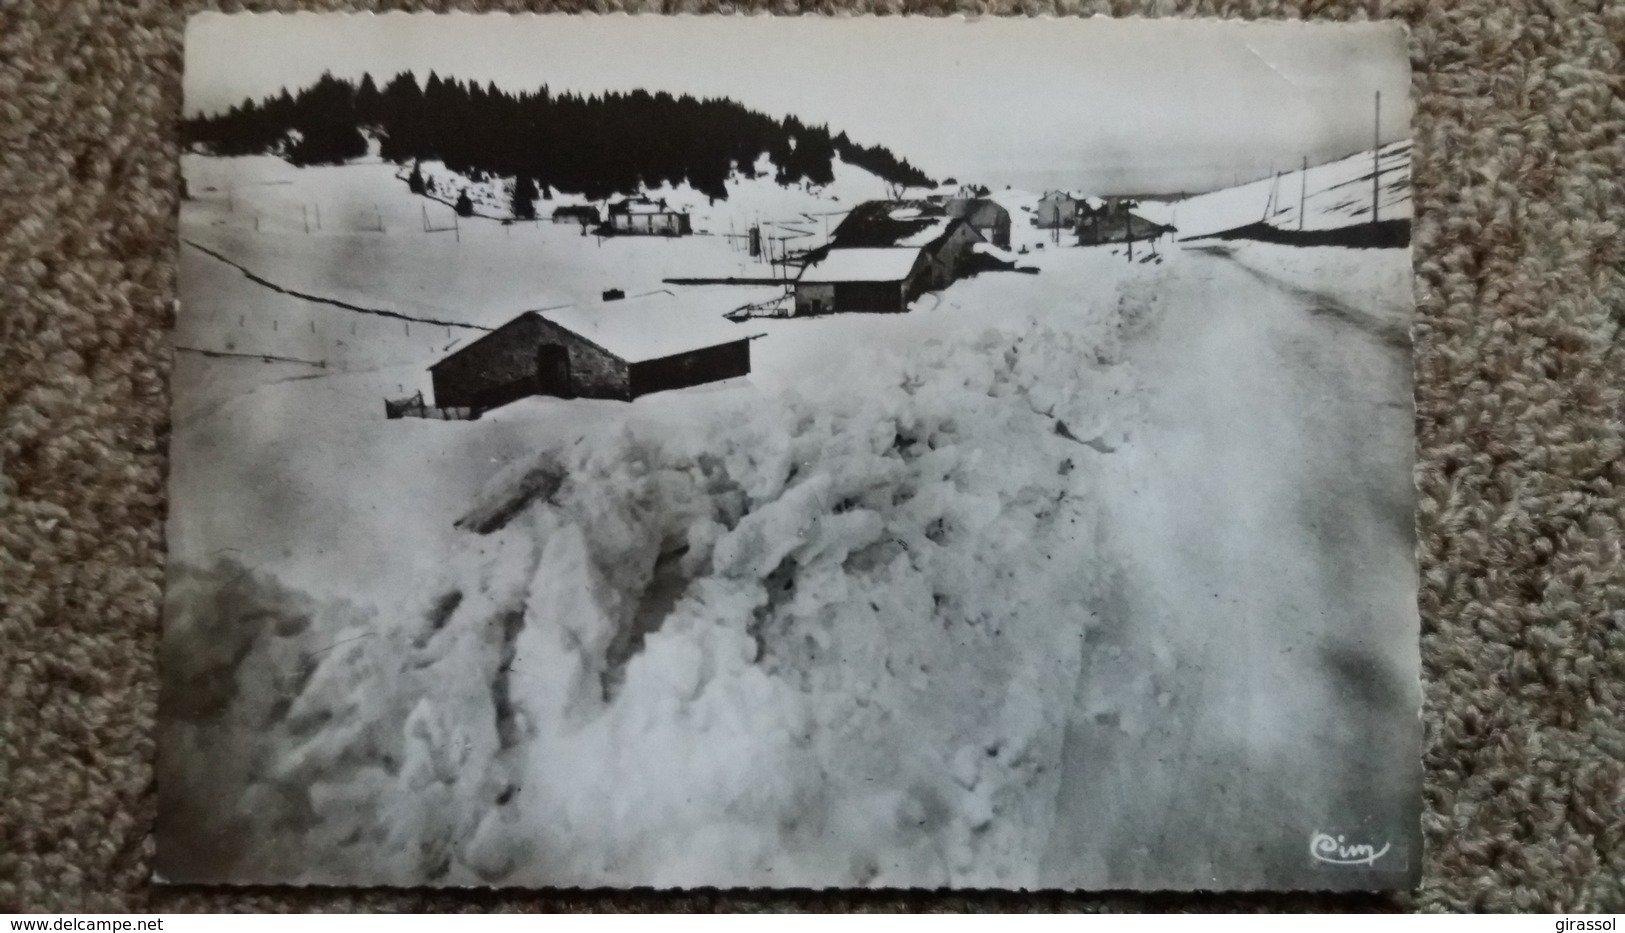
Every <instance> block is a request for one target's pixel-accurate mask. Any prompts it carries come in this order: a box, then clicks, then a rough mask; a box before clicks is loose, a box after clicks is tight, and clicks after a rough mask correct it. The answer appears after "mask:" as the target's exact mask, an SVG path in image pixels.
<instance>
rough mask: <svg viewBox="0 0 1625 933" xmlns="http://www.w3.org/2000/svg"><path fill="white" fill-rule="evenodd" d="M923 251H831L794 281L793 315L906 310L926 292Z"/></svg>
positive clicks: (926, 266) (890, 248)
mask: <svg viewBox="0 0 1625 933" xmlns="http://www.w3.org/2000/svg"><path fill="white" fill-rule="evenodd" d="M928 256H929V254H928V251H927V250H925V249H924V248H922V247H910V246H866V247H853V248H851V249H832V250H830V251H829V252H828V253H825V254H824V255H823V257H821V258H819V259H817V260H815V261H813V262H811V263H809V264H808V265H807V267H806V268H805V269H803V270H801V275H800V277H799V278H797V279H796V285H795V291H796V314H797V315H804V314H827V313H829V312H832V311H906V310H908V303H909V302H911V301H913V300H914V299H915V298H918V297H919V296H920V293H921V292H923V291H925V288H926V282H927V279H928V278H929V269H930V259H929V258H928Z"/></svg>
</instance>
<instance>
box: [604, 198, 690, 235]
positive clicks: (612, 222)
mask: <svg viewBox="0 0 1625 933" xmlns="http://www.w3.org/2000/svg"><path fill="white" fill-rule="evenodd" d="M609 229H610V231H611V232H612V233H631V234H644V235H651V236H685V235H687V234H689V233H692V232H694V231H693V227H692V226H691V224H690V223H689V217H688V212H687V211H680V210H677V209H676V208H673V207H669V206H667V204H666V202H665V201H656V200H653V199H650V198H643V197H638V198H624V199H622V200H620V201H616V202H615V203H613V204H611V205H610V206H609Z"/></svg>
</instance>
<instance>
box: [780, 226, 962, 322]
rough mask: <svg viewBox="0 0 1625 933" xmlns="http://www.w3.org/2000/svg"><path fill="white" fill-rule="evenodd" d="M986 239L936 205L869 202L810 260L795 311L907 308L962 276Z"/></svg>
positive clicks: (798, 282)
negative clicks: (910, 303) (931, 291)
mask: <svg viewBox="0 0 1625 933" xmlns="http://www.w3.org/2000/svg"><path fill="white" fill-rule="evenodd" d="M982 242H984V241H983V239H982V236H981V234H979V233H977V232H976V231H975V230H974V229H972V227H971V226H970V225H969V224H967V223H966V222H965V221H964V220H963V219H961V218H957V217H950V216H948V213H947V211H946V210H945V209H944V208H943V207H942V206H941V205H939V204H933V203H930V202H926V201H865V202H864V203H862V204H859V205H858V206H857V207H854V208H853V209H852V211H851V212H850V213H849V214H847V216H846V219H845V220H842V221H841V224H840V226H838V227H836V228H835V232H834V233H832V234H831V235H830V242H829V245H828V246H826V247H823V248H822V249H819V250H815V251H814V252H813V253H812V254H811V256H810V257H809V262H808V264H807V266H806V268H804V269H803V270H802V273H801V275H800V277H799V278H797V280H796V286H795V298H796V300H795V309H796V314H798V315H800V314H824V313H829V312H832V311H903V310H907V308H908V303H909V302H911V301H913V300H914V299H915V298H917V297H919V295H920V293H921V292H924V291H928V290H930V289H938V288H946V287H948V286H949V285H951V284H952V283H953V282H954V280H955V279H957V278H959V277H960V276H962V275H964V274H965V273H966V272H967V271H968V269H969V268H970V265H971V263H972V262H973V261H974V260H975V258H976V257H975V254H974V252H973V249H974V247H975V245H976V244H978V243H982Z"/></svg>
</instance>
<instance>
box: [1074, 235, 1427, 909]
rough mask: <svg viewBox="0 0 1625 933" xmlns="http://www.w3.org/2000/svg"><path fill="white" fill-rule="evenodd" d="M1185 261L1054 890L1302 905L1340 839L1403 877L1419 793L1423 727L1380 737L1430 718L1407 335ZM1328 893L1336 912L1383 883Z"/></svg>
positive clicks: (1094, 668) (1143, 345) (1100, 639)
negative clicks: (1344, 894)
mask: <svg viewBox="0 0 1625 933" xmlns="http://www.w3.org/2000/svg"><path fill="white" fill-rule="evenodd" d="M1181 259H1182V262H1180V263H1179V264H1178V267H1177V268H1178V272H1177V274H1176V276H1175V277H1173V278H1171V280H1170V281H1169V282H1167V283H1166V285H1167V289H1168V291H1169V292H1170V293H1171V294H1170V297H1171V298H1173V299H1174V300H1169V301H1166V302H1164V303H1163V307H1164V308H1165V309H1166V310H1165V311H1164V312H1163V314H1162V315H1161V316H1160V317H1158V318H1155V319H1152V320H1150V321H1149V322H1148V324H1147V326H1146V327H1145V329H1143V330H1142V331H1141V332H1140V333H1138V334H1135V335H1133V336H1132V337H1130V338H1129V339H1127V341H1126V343H1125V355H1126V358H1127V361H1128V362H1129V363H1131V364H1132V365H1134V366H1135V367H1136V368H1137V369H1138V370H1139V373H1140V376H1141V379H1142V384H1143V385H1144V386H1146V387H1147V395H1146V397H1145V398H1144V400H1143V406H1142V409H1141V412H1140V413H1139V416H1138V417H1137V419H1136V420H1137V421H1138V422H1139V423H1138V424H1137V425H1135V426H1134V427H1131V428H1130V429H1129V430H1130V432H1131V437H1130V440H1129V442H1128V443H1127V444H1125V445H1123V446H1122V447H1120V448H1119V449H1118V450H1116V451H1115V452H1114V453H1112V454H1111V455H1109V456H1106V457H1104V458H1103V460H1104V469H1105V474H1104V483H1105V487H1104V488H1103V489H1102V490H1101V492H1102V495H1101V497H1100V499H1101V502H1102V504H1103V506H1104V508H1105V510H1106V513H1107V518H1106V519H1105V521H1104V524H1103V530H1102V537H1103V540H1102V541H1101V547H1102V549H1103V551H1104V552H1105V553H1106V554H1108V555H1111V557H1110V558H1109V559H1112V560H1113V561H1114V563H1115V564H1116V565H1117V566H1116V569H1115V583H1114V585H1112V586H1110V587H1109V588H1108V593H1107V595H1106V597H1105V604H1104V605H1102V606H1101V607H1100V610H1099V621H1100V623H1101V624H1100V625H1099V626H1098V627H1097V628H1096V629H1095V630H1093V632H1092V633H1091V636H1092V637H1091V639H1090V645H1089V647H1090V649H1091V650H1090V651H1089V652H1088V660H1086V662H1085V664H1084V667H1083V669H1082V671H1081V673H1080V677H1079V690H1078V696H1077V706H1076V708H1075V709H1074V710H1073V712H1072V716H1071V718H1070V725H1069V727H1068V729H1067V733H1066V739H1065V751H1064V753H1063V763H1062V780H1061V782H1060V785H1061V791H1060V793H1059V798H1058V801H1057V816H1056V829H1055V832H1054V833H1053V835H1052V837H1051V842H1050V851H1049V853H1048V856H1047V860H1046V869H1045V875H1046V877H1045V878H1044V879H1043V880H1044V883H1045V884H1046V885H1048V886H1057V887H1074V886H1079V885H1081V886H1086V887H1106V888H1135V887H1143V886H1165V885H1168V884H1169V882H1170V880H1173V879H1177V881H1178V883H1176V884H1174V885H1173V886H1176V887H1189V888H1221V889H1222V888H1267V887H1269V886H1270V885H1271V884H1272V883H1274V884H1282V883H1284V884H1288V885H1297V886H1301V885H1302V879H1303V877H1304V874H1303V872H1304V869H1305V868H1306V867H1308V866H1311V865H1313V864H1314V863H1313V862H1311V861H1310V859H1309V858H1308V843H1309V839H1310V836H1311V834H1313V833H1315V832H1319V831H1327V832H1331V833H1334V834H1336V833H1339V832H1342V833H1346V834H1348V835H1349V837H1350V841H1354V838H1355V837H1356V836H1358V837H1360V838H1361V840H1362V841H1364V840H1365V839H1367V838H1369V839H1370V840H1371V841H1373V842H1374V843H1375V844H1376V845H1378V846H1380V845H1382V844H1383V843H1384V842H1387V843H1391V844H1392V846H1393V849H1392V851H1391V853H1390V855H1389V856H1386V857H1385V860H1384V861H1383V863H1382V864H1380V865H1378V866H1377V867H1378V868H1386V869H1388V870H1395V869H1399V870H1404V869H1406V868H1407V861H1408V862H1409V863H1410V865H1412V866H1414V863H1415V855H1416V853H1417V851H1418V850H1417V845H1418V843H1417V838H1416V833H1417V827H1416V826H1415V825H1407V824H1406V823H1405V821H1404V816H1405V815H1407V814H1411V813H1413V812H1414V811H1413V807H1414V802H1415V800H1416V799H1417V794H1418V793H1419V791H1420V774H1419V769H1418V768H1410V769H1402V773H1394V772H1393V770H1392V768H1391V766H1389V765H1384V764H1383V763H1384V762H1396V761H1406V760H1408V759H1407V756H1409V757H1410V758H1414V751H1412V750H1414V749H1416V748H1417V747H1418V742H1419V734H1418V733H1419V727H1415V728H1398V729H1391V730H1388V731H1384V730H1383V729H1382V726H1380V725H1379V724H1382V723H1388V724H1392V723H1395V722H1399V723H1405V722H1407V721H1408V720H1407V711H1409V713H1410V714H1411V715H1414V711H1415V710H1416V709H1417V706H1418V702H1419V686H1418V674H1419V671H1418V664H1417V657H1416V648H1415V644H1414V633H1415V631H1416V624H1417V623H1416V607H1415V603H1414V596H1413V590H1412V589H1411V588H1410V586H1409V585H1407V583H1408V581H1411V580H1414V570H1413V568H1412V565H1411V555H1412V544H1411V541H1412V525H1411V506H1410V503H1411V498H1410V486H1411V477H1410V473H1409V465H1410V463H1411V459H1412V457H1411V443H1412V441H1411V438H1412V434H1411V418H1410V416H1409V412H1410V410H1411V395H1410V385H1411V379H1410V355H1409V343H1408V338H1407V331H1406V327H1407V321H1408V315H1407V314H1406V313H1405V312H1404V310H1403V309H1402V308H1399V307H1397V306H1394V305H1392V304H1387V303H1385V302H1384V301H1383V300H1381V299H1382V294H1381V291H1380V290H1379V291H1378V292H1377V294H1376V295H1373V296H1371V297H1369V298H1368V299H1367V300H1364V301H1361V302H1359V303H1358V304H1357V303H1355V302H1347V301H1343V300H1339V299H1337V298H1335V297H1332V296H1327V295H1321V294H1317V293H1315V292H1313V291H1309V290H1305V289H1302V288H1298V287H1295V286H1293V285H1291V284H1288V283H1287V282H1285V281H1282V280H1280V279H1277V278H1275V277H1273V276H1271V275H1269V274H1267V273H1263V272H1259V271H1255V270H1254V269H1252V268H1250V267H1249V266H1247V265H1245V264H1243V262H1242V261H1240V260H1238V259H1237V258H1235V257H1232V256H1231V255H1230V251H1229V250H1228V248H1225V247H1217V248H1212V249H1207V250H1191V251H1188V252H1187V253H1186V254H1185V255H1184V256H1183V257H1181ZM1175 292H1185V294H1178V295H1177V296H1176V295H1173V294H1172V293H1175ZM1360 305H1363V307H1362V306H1360ZM1373 409H1380V410H1381V411H1380V412H1379V414H1380V417H1373ZM1297 412H1301V413H1302V416H1301V417H1290V418H1284V417H1283V415H1285V414H1287V413H1297ZM1373 584H1376V585H1375V586H1373ZM1384 585H1386V588H1382V587H1383V586H1384ZM1311 599H1313V602H1311V601H1310V600H1311ZM1412 822H1414V821H1412ZM1261 866H1262V867H1263V869H1264V870H1263V872H1262V873H1260V872H1259V868H1260V867H1261ZM1322 867H1323V868H1326V869H1327V870H1326V871H1325V873H1324V883H1323V884H1322V883H1320V882H1316V886H1317V887H1326V888H1338V887H1359V886H1361V885H1362V882H1363V883H1364V884H1365V885H1367V886H1368V885H1369V884H1370V881H1371V876H1370V875H1369V874H1368V873H1366V872H1363V871H1349V870H1347V869H1336V868H1334V867H1332V866H1322Z"/></svg>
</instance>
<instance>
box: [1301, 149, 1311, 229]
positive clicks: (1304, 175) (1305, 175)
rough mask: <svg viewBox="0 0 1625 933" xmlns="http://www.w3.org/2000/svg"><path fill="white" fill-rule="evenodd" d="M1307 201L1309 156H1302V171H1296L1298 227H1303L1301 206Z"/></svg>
mask: <svg viewBox="0 0 1625 933" xmlns="http://www.w3.org/2000/svg"><path fill="white" fill-rule="evenodd" d="M1308 201H1309V157H1308V156H1304V157H1303V171H1302V172H1300V173H1298V229H1299V230H1302V229H1303V207H1304V205H1305V204H1306V203H1308Z"/></svg>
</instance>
